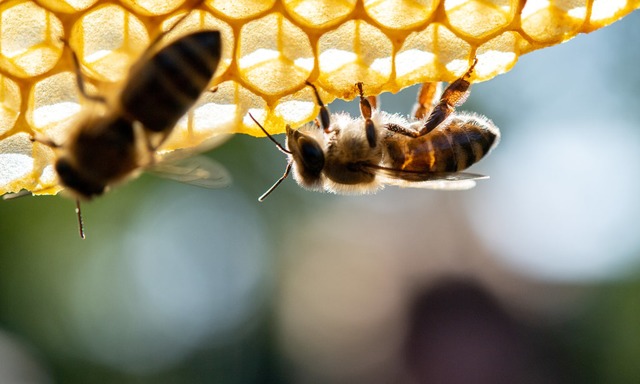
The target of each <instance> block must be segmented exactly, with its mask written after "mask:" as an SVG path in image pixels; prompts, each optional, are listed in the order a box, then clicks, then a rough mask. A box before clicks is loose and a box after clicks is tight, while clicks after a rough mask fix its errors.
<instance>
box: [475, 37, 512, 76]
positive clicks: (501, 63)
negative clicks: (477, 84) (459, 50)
mask: <svg viewBox="0 0 640 384" xmlns="http://www.w3.org/2000/svg"><path fill="white" fill-rule="evenodd" d="M522 40H523V39H522V36H520V35H519V34H518V33H517V32H505V33H503V34H501V35H499V36H497V37H495V38H493V39H491V40H489V41H487V42H486V43H484V44H482V45H481V46H480V47H478V50H477V51H476V58H477V59H478V64H477V65H476V67H475V70H474V72H475V75H476V76H477V77H479V78H485V79H486V78H492V77H494V76H497V75H499V74H500V73H504V72H507V71H508V70H510V69H511V68H512V67H513V66H514V65H515V64H516V62H517V61H518V56H519V46H520V42H521V41H522Z"/></svg>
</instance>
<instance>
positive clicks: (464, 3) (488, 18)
mask: <svg viewBox="0 0 640 384" xmlns="http://www.w3.org/2000/svg"><path fill="white" fill-rule="evenodd" d="M518 4H519V1H518V0H491V1H487V0H446V1H445V2H444V10H445V12H446V14H447V18H448V19H449V23H450V24H451V27H452V28H453V29H454V30H455V31H456V32H459V33H460V34H463V35H465V36H469V37H472V38H475V39H478V38H480V39H482V38H484V37H485V36H487V35H490V34H493V33H497V32H499V31H500V30H502V29H503V28H505V27H506V26H508V25H509V24H511V22H512V21H513V18H514V16H515V13H516V10H517V9H518Z"/></svg>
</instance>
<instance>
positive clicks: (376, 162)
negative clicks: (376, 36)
mask: <svg viewBox="0 0 640 384" xmlns="http://www.w3.org/2000/svg"><path fill="white" fill-rule="evenodd" d="M476 63H477V59H474V62H473V64H472V65H471V66H470V68H469V69H468V70H467V72H466V73H465V74H464V75H463V76H462V77H461V78H459V79H457V80H455V81H454V82H453V83H451V84H449V86H448V87H447V88H446V89H445V91H444V92H443V93H442V96H441V97H440V98H439V99H438V91H437V89H438V87H439V84H438V83H425V84H423V86H422V88H421V90H420V92H419V94H418V101H417V103H416V108H415V112H414V118H413V119H406V118H404V117H402V116H399V115H392V114H389V113H386V112H383V111H379V110H378V109H377V102H376V99H375V98H372V97H369V98H366V97H364V95H363V90H362V83H358V84H356V86H357V87H358V92H359V94H360V111H361V116H360V117H359V118H352V117H351V116H349V115H347V114H344V113H336V114H332V115H330V114H329V111H328V109H327V107H326V106H325V105H324V104H323V103H322V100H321V99H320V95H319V94H318V91H317V89H316V87H315V86H314V85H313V84H311V83H307V85H309V86H310V87H312V88H313V90H314V94H315V97H316V100H317V102H318V104H319V106H320V114H319V116H318V119H317V120H318V121H316V123H315V124H308V125H306V126H304V127H302V128H301V129H300V130H293V129H291V127H289V126H287V127H286V139H287V140H286V148H285V147H283V146H282V145H281V144H279V143H278V142H277V141H276V140H275V139H273V137H271V135H269V133H268V132H267V131H266V130H265V129H264V127H262V126H261V125H260V124H259V123H258V121H256V120H255V119H254V121H255V123H256V124H258V126H260V128H261V129H262V130H263V131H264V133H265V134H266V135H267V136H268V137H269V138H270V139H271V140H272V141H273V142H274V143H275V144H276V145H277V147H278V148H279V149H280V151H282V152H284V153H286V154H287V157H288V164H287V167H286V170H285V173H284V175H283V176H282V177H281V178H280V179H279V180H278V181H277V182H276V183H275V184H274V185H273V186H272V187H271V188H270V189H269V190H268V191H267V192H265V193H264V194H263V195H262V196H261V197H260V199H259V200H260V201H262V200H264V199H265V198H266V197H267V196H268V195H269V194H270V193H271V192H272V191H273V190H274V189H275V188H276V187H277V186H278V185H279V184H280V183H281V182H282V181H283V180H284V179H285V178H286V177H287V176H288V175H289V173H290V172H291V170H293V177H294V179H295V180H296V181H297V182H298V184H300V185H301V186H302V187H304V188H306V189H310V190H314V191H326V192H333V193H341V194H364V193H373V192H375V191H377V190H379V189H381V188H383V187H384V186H385V185H387V184H389V185H398V186H403V187H416V188H430V189H450V190H453V189H457V190H459V189H468V188H472V187H473V186H475V180H477V179H482V178H485V176H481V175H476V174H472V173H465V172H461V171H463V170H465V169H467V168H468V167H470V166H471V165H472V164H474V163H476V162H478V161H479V160H480V159H482V158H483V157H484V156H485V155H487V154H488V153H489V152H490V151H491V150H492V149H493V148H494V147H495V146H496V145H497V144H498V142H499V140H500V131H499V130H498V128H497V127H496V126H495V125H494V124H493V122H491V120H489V119H487V118H486V117H484V116H481V115H478V114H475V113H468V112H456V111H455V108H456V107H457V106H460V105H462V104H463V103H464V101H465V100H466V99H467V97H468V96H469V88H470V85H471V84H470V82H469V79H470V77H471V75H472V73H473V69H474V67H475V65H476ZM252 118H253V117H252Z"/></svg>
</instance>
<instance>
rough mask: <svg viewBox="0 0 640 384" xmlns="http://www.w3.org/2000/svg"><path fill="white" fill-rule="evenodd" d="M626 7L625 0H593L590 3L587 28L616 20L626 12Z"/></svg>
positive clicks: (593, 27)
mask: <svg viewBox="0 0 640 384" xmlns="http://www.w3.org/2000/svg"><path fill="white" fill-rule="evenodd" d="M628 7H629V6H628V4H627V1H626V0H594V1H593V4H592V5H591V17H590V19H589V24H590V26H589V30H595V29H598V28H600V27H603V26H605V25H607V24H609V23H611V22H613V21H615V20H618V19H619V18H620V17H622V16H623V15H624V14H625V13H626V12H628Z"/></svg>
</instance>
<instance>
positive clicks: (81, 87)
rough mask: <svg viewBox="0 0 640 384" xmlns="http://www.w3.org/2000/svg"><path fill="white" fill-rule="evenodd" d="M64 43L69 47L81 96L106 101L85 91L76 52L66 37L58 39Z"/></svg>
mask: <svg viewBox="0 0 640 384" xmlns="http://www.w3.org/2000/svg"><path fill="white" fill-rule="evenodd" d="M60 40H61V41H62V42H63V43H64V45H65V46H66V47H67V48H69V52H71V58H72V59H73V69H74V70H75V72H76V83H77V84H78V89H79V90H80V93H81V94H82V97H84V98H85V99H87V100H91V101H95V102H98V103H102V104H104V103H106V102H107V100H106V99H105V98H104V97H103V96H100V95H91V94H89V93H88V92H87V89H86V88H85V86H84V84H85V80H84V75H83V74H82V69H81V68H80V59H78V54H76V51H74V50H73V48H71V46H70V45H69V41H67V40H66V39H62V38H61V39H60Z"/></svg>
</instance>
